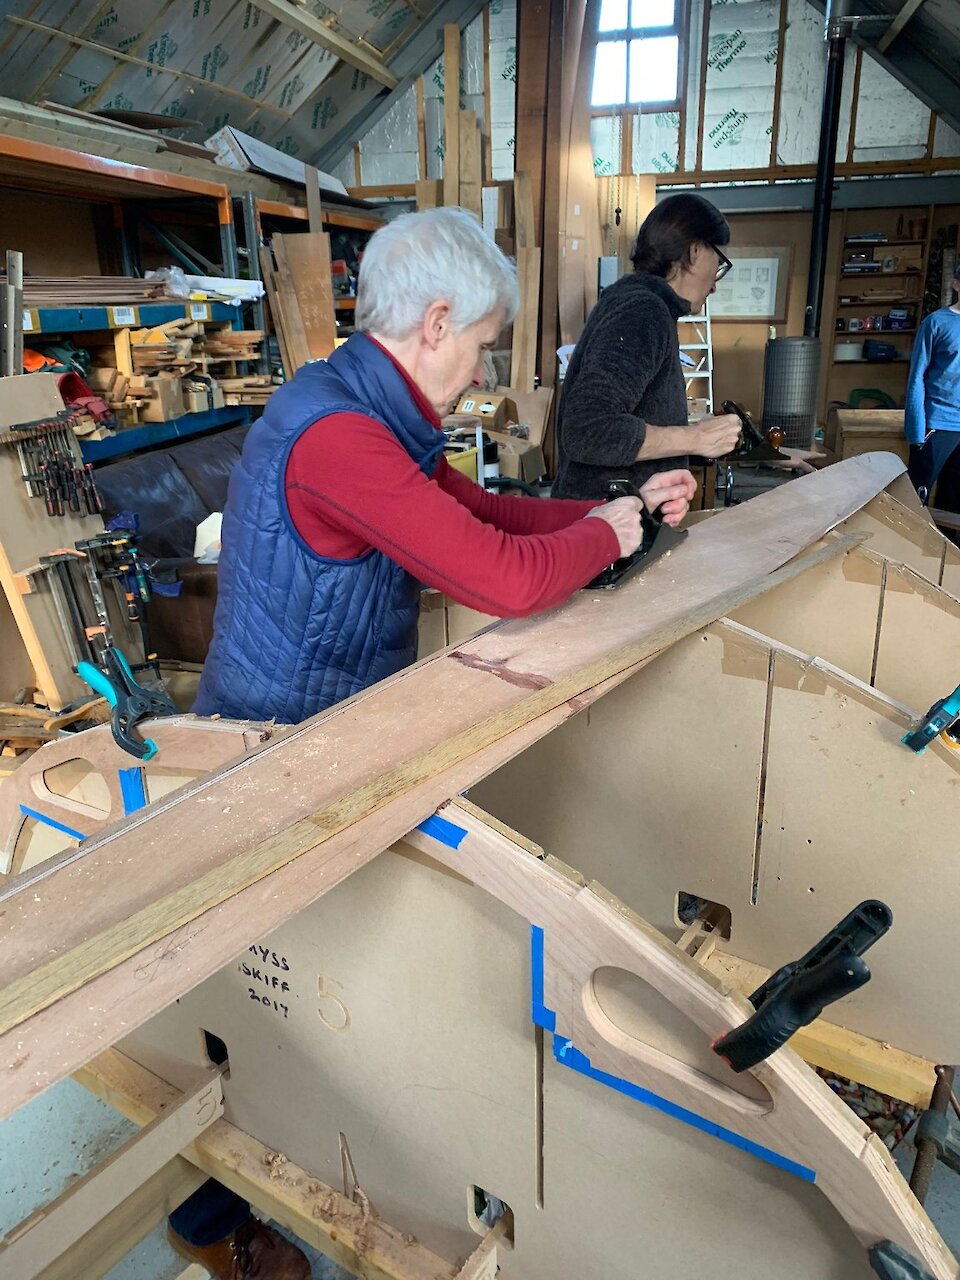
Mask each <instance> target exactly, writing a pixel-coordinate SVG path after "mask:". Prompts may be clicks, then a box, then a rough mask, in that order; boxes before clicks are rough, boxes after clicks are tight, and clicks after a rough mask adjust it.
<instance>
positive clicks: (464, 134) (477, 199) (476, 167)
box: [459, 110, 483, 218]
mask: <svg viewBox="0 0 960 1280" xmlns="http://www.w3.org/2000/svg"><path fill="white" fill-rule="evenodd" d="M482 182H483V175H482V173H481V159H480V126H479V124H478V123H477V117H476V116H475V115H474V113H473V112H472V111H470V110H466V111H461V112H460V195H459V204H460V206H461V208H463V209H469V210H470V212H471V213H475V214H476V215H477V217H478V218H479V217H480V215H481V213H482V209H481V195H480V192H481V186H482Z"/></svg>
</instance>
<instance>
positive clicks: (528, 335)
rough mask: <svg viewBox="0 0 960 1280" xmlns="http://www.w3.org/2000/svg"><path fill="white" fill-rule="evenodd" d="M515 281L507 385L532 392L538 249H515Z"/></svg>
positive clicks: (535, 360) (536, 318)
mask: <svg viewBox="0 0 960 1280" xmlns="http://www.w3.org/2000/svg"><path fill="white" fill-rule="evenodd" d="M517 283H518V284H519V286H520V310H519V311H518V312H517V315H516V318H515V319H514V322H513V348H512V352H511V356H510V385H511V387H512V388H513V389H514V390H515V391H521V392H524V393H528V392H532V391H533V389H534V380H535V378H536V372H537V325H538V320H539V317H540V250H539V249H518V250H517Z"/></svg>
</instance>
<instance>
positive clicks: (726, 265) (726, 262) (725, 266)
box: [710, 244, 733, 280]
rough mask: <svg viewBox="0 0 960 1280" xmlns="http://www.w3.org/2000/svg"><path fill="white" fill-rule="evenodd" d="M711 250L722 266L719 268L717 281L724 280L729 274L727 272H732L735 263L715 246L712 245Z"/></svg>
mask: <svg viewBox="0 0 960 1280" xmlns="http://www.w3.org/2000/svg"><path fill="white" fill-rule="evenodd" d="M710 248H711V249H712V250H713V252H714V253H715V254H716V255H717V257H718V258H719V259H720V265H719V266H718V267H717V279H718V280H722V279H723V277H724V276H725V275H726V274H727V272H728V271H730V270H731V268H732V267H733V263H732V262H731V261H730V259H729V258H728V257H727V255H726V254H725V253H721V252H720V250H719V249H718V248H717V246H716V245H715V244H712V245H710Z"/></svg>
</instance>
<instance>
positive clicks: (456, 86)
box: [443, 22, 460, 205]
mask: <svg viewBox="0 0 960 1280" xmlns="http://www.w3.org/2000/svg"><path fill="white" fill-rule="evenodd" d="M459 202H460V28H459V27H458V26H457V24H456V23H455V22H448V23H447V24H446V26H445V27H444V28H443V203H444V204H453V205H455V204H459Z"/></svg>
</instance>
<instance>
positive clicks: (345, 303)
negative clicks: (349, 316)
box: [333, 298, 357, 311]
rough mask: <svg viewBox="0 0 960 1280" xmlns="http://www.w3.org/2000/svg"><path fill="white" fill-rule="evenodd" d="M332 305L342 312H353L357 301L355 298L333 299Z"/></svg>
mask: <svg viewBox="0 0 960 1280" xmlns="http://www.w3.org/2000/svg"><path fill="white" fill-rule="evenodd" d="M333 305H334V306H335V307H339V308H340V309H341V310H342V311H355V310H356V307H357V300H356V298H334V300H333Z"/></svg>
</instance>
